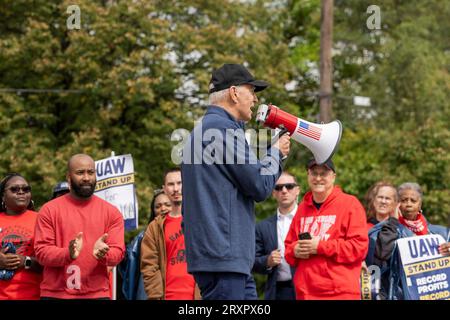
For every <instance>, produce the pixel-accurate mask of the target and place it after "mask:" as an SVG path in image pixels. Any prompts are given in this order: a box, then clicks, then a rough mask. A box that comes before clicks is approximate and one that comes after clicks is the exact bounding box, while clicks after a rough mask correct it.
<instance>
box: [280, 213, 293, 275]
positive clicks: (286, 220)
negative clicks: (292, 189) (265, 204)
mask: <svg viewBox="0 0 450 320" xmlns="http://www.w3.org/2000/svg"><path fill="white" fill-rule="evenodd" d="M296 212H297V204H296V205H295V207H294V209H292V211H290V212H288V213H287V214H281V213H280V209H277V235H278V249H280V253H281V263H280V265H279V266H278V272H277V281H288V280H291V279H292V275H291V268H290V266H289V264H288V263H287V262H286V260H285V259H284V251H285V250H284V240H286V236H287V234H288V232H289V228H290V226H291V223H292V219H294V216H295V213H296Z"/></svg>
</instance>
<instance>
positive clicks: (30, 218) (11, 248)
mask: <svg viewBox="0 0 450 320" xmlns="http://www.w3.org/2000/svg"><path fill="white" fill-rule="evenodd" d="M0 199H1V204H0V241H1V249H0V300H38V299H39V285H40V282H41V280H42V277H41V271H42V267H41V266H40V265H39V263H38V262H37V261H36V258H35V254H34V227H35V224H36V219H37V213H36V212H35V211H33V210H34V207H33V201H32V200H31V187H30V185H29V184H28V182H27V181H26V180H25V178H24V177H22V176H21V175H20V174H18V173H11V174H8V175H7V176H6V177H5V178H3V180H2V181H1V182H0Z"/></svg>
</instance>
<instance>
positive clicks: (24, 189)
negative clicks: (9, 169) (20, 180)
mask: <svg viewBox="0 0 450 320" xmlns="http://www.w3.org/2000/svg"><path fill="white" fill-rule="evenodd" d="M6 190H10V191H11V192H12V193H19V192H20V190H22V192H23V193H29V192H31V187H30V186H12V187H9V188H8V189H6Z"/></svg>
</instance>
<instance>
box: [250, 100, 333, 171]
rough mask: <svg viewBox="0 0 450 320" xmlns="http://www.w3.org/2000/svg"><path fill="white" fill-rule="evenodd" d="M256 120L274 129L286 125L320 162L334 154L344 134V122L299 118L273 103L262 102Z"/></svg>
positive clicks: (293, 137) (290, 133) (290, 132)
mask: <svg viewBox="0 0 450 320" xmlns="http://www.w3.org/2000/svg"><path fill="white" fill-rule="evenodd" d="M256 121H257V122H259V123H262V124H263V125H264V126H265V127H268V128H272V129H279V128H280V127H284V128H285V129H286V130H287V132H289V135H290V136H291V138H292V139H294V140H295V141H297V142H299V143H301V144H303V145H304V146H305V147H307V148H308V149H309V150H310V151H311V152H312V154H313V155H314V159H316V162H317V163H318V164H322V163H325V162H326V161H327V160H328V159H330V158H331V157H332V156H333V154H334V153H335V152H336V150H337V147H338V146H339V142H340V140H341V135H342V124H341V122H340V121H339V120H336V121H333V122H330V123H327V124H316V123H312V122H309V121H306V120H303V119H300V118H297V117H296V116H293V115H291V114H290V113H287V112H285V111H283V110H281V109H280V108H278V107H277V106H274V105H272V104H269V105H266V104H262V105H260V106H259V107H258V112H257V114H256ZM278 136H279V135H278Z"/></svg>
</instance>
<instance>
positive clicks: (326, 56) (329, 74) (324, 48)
mask: <svg viewBox="0 0 450 320" xmlns="http://www.w3.org/2000/svg"><path fill="white" fill-rule="evenodd" d="M333 1H334V0H322V10H321V25H320V91H319V99H320V100H319V101H320V121H321V122H323V123H329V122H330V121H331V108H332V104H331V101H332V100H331V96H332V93H333V62H332V60H331V48H332V46H333V5H334V3H333Z"/></svg>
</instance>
